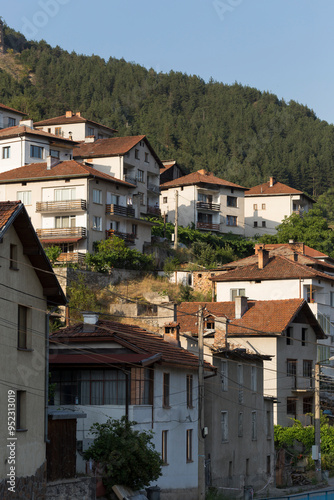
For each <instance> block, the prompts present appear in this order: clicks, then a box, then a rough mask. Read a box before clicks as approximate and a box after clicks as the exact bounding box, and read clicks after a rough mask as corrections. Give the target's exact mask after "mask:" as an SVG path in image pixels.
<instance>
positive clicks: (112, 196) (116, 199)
mask: <svg viewBox="0 0 334 500" xmlns="http://www.w3.org/2000/svg"><path fill="white" fill-rule="evenodd" d="M130 200H131V202H130ZM110 204H111V205H119V195H117V194H110ZM127 205H132V198H130V197H129V198H128V199H127Z"/></svg>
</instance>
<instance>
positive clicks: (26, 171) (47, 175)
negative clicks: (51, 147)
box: [0, 160, 134, 187]
mask: <svg viewBox="0 0 334 500" xmlns="http://www.w3.org/2000/svg"><path fill="white" fill-rule="evenodd" d="M91 176H94V177H98V178H100V179H105V180H107V181H111V182H113V183H115V184H121V185H122V186H126V187H134V186H133V184H130V183H129V182H125V181H122V180H120V179H116V178H115V177H112V176H111V175H108V174H105V173H104V172H100V171H99V170H97V169H95V168H92V167H88V166H87V165H83V164H82V163H79V162H77V161H75V160H68V161H61V162H59V163H57V164H56V165H54V166H53V167H52V168H51V169H50V170H48V169H47V167H46V163H45V162H43V163H30V165H25V166H24V167H19V168H14V169H13V170H8V171H7V172H3V173H2V174H0V184H5V183H10V182H18V181H20V182H21V181H26V180H35V181H36V180H42V179H55V178H62V179H64V178H72V177H91Z"/></svg>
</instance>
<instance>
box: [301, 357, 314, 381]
mask: <svg viewBox="0 0 334 500" xmlns="http://www.w3.org/2000/svg"><path fill="white" fill-rule="evenodd" d="M312 364H313V363H312V360H309V359H304V360H303V377H309V378H312V368H313V367H312Z"/></svg>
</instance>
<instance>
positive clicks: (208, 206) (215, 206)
mask: <svg viewBox="0 0 334 500" xmlns="http://www.w3.org/2000/svg"><path fill="white" fill-rule="evenodd" d="M196 207H197V209H200V210H209V211H210V212H219V211H220V205H219V203H205V202H204V201H197V202H196Z"/></svg>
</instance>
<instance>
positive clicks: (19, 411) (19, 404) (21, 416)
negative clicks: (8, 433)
mask: <svg viewBox="0 0 334 500" xmlns="http://www.w3.org/2000/svg"><path fill="white" fill-rule="evenodd" d="M26 427H27V423H26V391H16V430H17V431H26V430H27V428H26Z"/></svg>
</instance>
